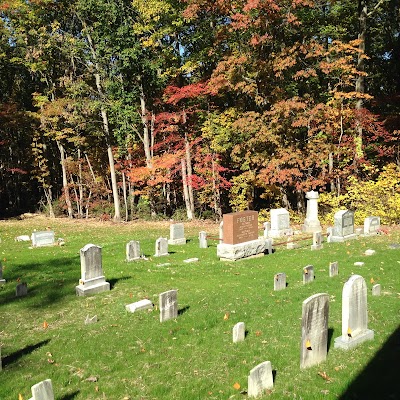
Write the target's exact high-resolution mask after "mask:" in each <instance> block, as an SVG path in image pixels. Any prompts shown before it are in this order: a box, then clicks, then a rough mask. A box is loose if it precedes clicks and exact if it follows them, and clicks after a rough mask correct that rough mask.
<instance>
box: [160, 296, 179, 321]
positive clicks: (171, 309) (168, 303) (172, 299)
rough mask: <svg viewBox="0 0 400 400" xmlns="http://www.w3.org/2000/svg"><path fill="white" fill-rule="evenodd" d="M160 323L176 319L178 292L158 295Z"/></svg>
mask: <svg viewBox="0 0 400 400" xmlns="http://www.w3.org/2000/svg"><path fill="white" fill-rule="evenodd" d="M159 307H160V322H164V321H168V320H169V319H174V318H177V317H178V291H177V290H168V291H167V292H163V293H160V296H159Z"/></svg>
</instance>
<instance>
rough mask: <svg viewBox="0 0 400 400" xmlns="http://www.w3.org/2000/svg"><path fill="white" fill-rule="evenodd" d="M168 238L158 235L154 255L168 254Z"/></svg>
mask: <svg viewBox="0 0 400 400" xmlns="http://www.w3.org/2000/svg"><path fill="white" fill-rule="evenodd" d="M168 255H169V254H168V239H167V238H163V237H160V238H158V239H157V240H156V254H154V256H155V257H162V256H168Z"/></svg>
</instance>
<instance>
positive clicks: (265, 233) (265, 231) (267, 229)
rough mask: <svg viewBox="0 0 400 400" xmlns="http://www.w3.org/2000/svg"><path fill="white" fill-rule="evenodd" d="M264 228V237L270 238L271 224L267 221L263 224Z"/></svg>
mask: <svg viewBox="0 0 400 400" xmlns="http://www.w3.org/2000/svg"><path fill="white" fill-rule="evenodd" d="M263 227H264V237H265V238H267V237H268V236H269V231H270V230H271V222H269V221H267V222H264V223H263Z"/></svg>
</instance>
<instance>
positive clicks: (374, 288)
mask: <svg viewBox="0 0 400 400" xmlns="http://www.w3.org/2000/svg"><path fill="white" fill-rule="evenodd" d="M380 295H381V285H380V284H379V283H377V284H376V285H374V286H372V296H380Z"/></svg>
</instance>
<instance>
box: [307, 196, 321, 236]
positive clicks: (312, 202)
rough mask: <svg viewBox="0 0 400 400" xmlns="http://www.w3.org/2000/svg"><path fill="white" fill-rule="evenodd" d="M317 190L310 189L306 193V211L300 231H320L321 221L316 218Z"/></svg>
mask: <svg viewBox="0 0 400 400" xmlns="http://www.w3.org/2000/svg"><path fill="white" fill-rule="evenodd" d="M318 198H319V194H318V192H315V191H314V190H311V192H307V193H306V199H307V212H306V219H305V220H304V224H303V225H302V231H303V232H307V233H313V232H320V231H321V230H322V228H321V223H320V222H319V219H318Z"/></svg>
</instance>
